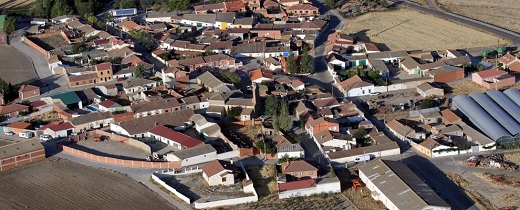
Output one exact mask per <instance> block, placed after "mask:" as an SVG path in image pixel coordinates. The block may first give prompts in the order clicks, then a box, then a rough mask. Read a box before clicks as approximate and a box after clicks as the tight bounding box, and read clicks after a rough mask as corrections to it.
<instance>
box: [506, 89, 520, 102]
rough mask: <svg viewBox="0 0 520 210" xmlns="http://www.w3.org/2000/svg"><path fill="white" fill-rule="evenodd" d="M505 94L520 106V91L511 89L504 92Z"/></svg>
mask: <svg viewBox="0 0 520 210" xmlns="http://www.w3.org/2000/svg"><path fill="white" fill-rule="evenodd" d="M504 94H506V95H507V97H509V98H510V99H511V100H512V101H514V102H515V103H516V104H518V105H520V90H517V89H514V88H509V89H507V90H505V91H504Z"/></svg>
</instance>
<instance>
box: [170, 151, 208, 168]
mask: <svg viewBox="0 0 520 210" xmlns="http://www.w3.org/2000/svg"><path fill="white" fill-rule="evenodd" d="M166 159H167V160H168V161H182V162H181V166H190V165H196V164H200V163H205V162H209V161H212V160H216V159H217V152H210V153H207V154H204V155H199V156H195V157H191V158H186V159H183V160H181V159H179V158H178V157H176V156H175V155H172V154H167V155H166Z"/></svg>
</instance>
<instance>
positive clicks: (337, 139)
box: [312, 130, 356, 149]
mask: <svg viewBox="0 0 520 210" xmlns="http://www.w3.org/2000/svg"><path fill="white" fill-rule="evenodd" d="M312 137H313V140H314V142H315V143H316V145H319V146H320V147H328V148H340V149H351V146H350V145H351V144H356V141H355V139H353V138H352V137H351V136H350V135H348V134H341V133H337V132H330V131H329V130H322V131H320V132H317V133H314V134H313V135H312Z"/></svg>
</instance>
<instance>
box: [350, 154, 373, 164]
mask: <svg viewBox="0 0 520 210" xmlns="http://www.w3.org/2000/svg"><path fill="white" fill-rule="evenodd" d="M370 159H371V158H370V155H360V156H358V157H357V158H356V159H355V160H354V162H356V163H359V162H365V161H369V160H370Z"/></svg>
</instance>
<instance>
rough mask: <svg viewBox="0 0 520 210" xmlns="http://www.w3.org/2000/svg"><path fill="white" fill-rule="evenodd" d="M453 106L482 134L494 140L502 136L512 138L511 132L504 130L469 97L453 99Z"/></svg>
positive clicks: (459, 96)
mask: <svg viewBox="0 0 520 210" xmlns="http://www.w3.org/2000/svg"><path fill="white" fill-rule="evenodd" d="M452 101H453V104H454V105H455V107H457V109H459V110H460V111H461V112H462V113H463V114H464V115H466V117H468V119H469V120H470V121H471V122H472V123H473V124H474V125H475V126H476V127H477V128H478V129H480V130H481V131H482V132H484V133H485V134H486V135H487V136H489V137H490V138H491V139H493V140H497V139H498V138H500V137H502V136H510V134H509V132H508V131H507V130H506V129H504V127H502V126H501V125H500V124H499V123H498V122H497V121H496V120H495V119H494V118H493V117H491V115H489V114H488V113H487V112H486V111H485V110H484V109H482V107H480V106H479V105H478V104H477V102H475V101H473V100H472V99H471V98H470V97H469V96H467V95H458V96H455V97H453V99H452Z"/></svg>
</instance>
